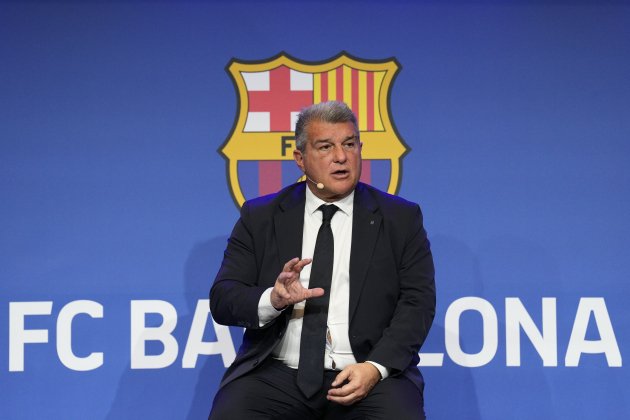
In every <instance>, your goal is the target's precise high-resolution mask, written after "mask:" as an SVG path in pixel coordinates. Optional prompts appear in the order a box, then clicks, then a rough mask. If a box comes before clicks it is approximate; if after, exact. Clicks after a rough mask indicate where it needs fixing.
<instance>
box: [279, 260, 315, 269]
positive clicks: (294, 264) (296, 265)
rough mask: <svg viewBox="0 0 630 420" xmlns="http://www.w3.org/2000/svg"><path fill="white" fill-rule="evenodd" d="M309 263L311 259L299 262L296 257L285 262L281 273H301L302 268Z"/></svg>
mask: <svg viewBox="0 0 630 420" xmlns="http://www.w3.org/2000/svg"><path fill="white" fill-rule="evenodd" d="M311 261H313V260H312V259H311V258H304V259H303V260H301V259H299V258H298V257H295V258H293V259H292V260H290V261H287V263H286V264H285V265H284V268H283V269H282V271H283V272H289V273H290V272H294V273H299V272H301V271H302V269H303V268H304V266H306V265H308V264H310V263H311Z"/></svg>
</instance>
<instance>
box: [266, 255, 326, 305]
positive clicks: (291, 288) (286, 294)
mask: <svg viewBox="0 0 630 420" xmlns="http://www.w3.org/2000/svg"><path fill="white" fill-rule="evenodd" d="M311 261H312V260H311V259H310V258H305V259H303V260H301V259H299V258H293V259H292V260H291V261H288V262H287V263H286V264H285V265H284V268H283V269H282V272H281V273H280V274H279V275H278V278H277V279H276V283H275V284H274V286H273V289H272V290H271V304H272V305H273V307H274V308H276V309H277V310H280V309H283V308H285V307H287V306H289V305H294V304H296V303H298V302H302V301H303V300H306V299H309V298H313V297H319V296H322V295H323V294H324V289H322V288H320V287H316V288H314V289H306V288H304V287H303V286H302V283H300V272H302V269H303V268H304V267H305V266H306V265H308V264H310V263H311Z"/></svg>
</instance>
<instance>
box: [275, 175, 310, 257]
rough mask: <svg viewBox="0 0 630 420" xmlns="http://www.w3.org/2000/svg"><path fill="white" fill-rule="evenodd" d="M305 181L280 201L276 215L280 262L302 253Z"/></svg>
mask: <svg viewBox="0 0 630 420" xmlns="http://www.w3.org/2000/svg"><path fill="white" fill-rule="evenodd" d="M304 185H305V184H304V183H302V184H298V185H297V186H296V188H295V189H293V191H290V192H289V194H287V196H286V197H285V198H284V199H283V200H282V201H281V202H280V205H279V206H278V208H279V211H278V212H276V214H275V216H274V229H275V234H276V240H277V243H278V256H279V258H280V264H281V265H282V266H284V264H285V263H286V262H287V261H289V260H291V259H293V258H295V257H300V256H301V255H302V231H303V230H304V203H305V201H306V196H305V192H304Z"/></svg>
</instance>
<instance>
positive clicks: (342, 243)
mask: <svg viewBox="0 0 630 420" xmlns="http://www.w3.org/2000/svg"><path fill="white" fill-rule="evenodd" d="M322 204H328V203H326V202H325V201H323V200H321V199H320V198H318V197H317V196H315V194H313V193H312V192H311V190H310V189H309V188H308V187H307V188H306V203H305V206H304V230H303V233H302V258H313V253H314V250H315V242H316V240H317V233H318V232H319V228H320V226H321V224H322V212H321V211H318V208H319V206H321V205H322ZM331 204H335V205H336V206H337V207H339V210H338V211H337V212H336V213H335V214H334V216H333V218H332V220H331V222H330V226H331V228H332V231H333V237H334V241H335V246H334V263H333V276H332V284H331V290H330V302H329V305H328V322H327V324H328V330H327V333H326V343H322V345H324V344H325V345H326V351H325V360H324V368H325V369H333V370H342V369H343V368H345V367H346V366H348V365H351V364H354V363H356V362H357V361H356V359H355V358H354V354H353V353H352V348H351V347H350V339H349V335H348V327H349V321H350V320H349V319H348V315H349V304H350V250H351V244H352V211H353V207H354V191H353V192H352V193H351V194H350V195H348V196H347V197H345V198H343V199H341V200H339V201H336V202H334V203H331ZM313 263H315V262H314V261H313ZM313 263H311V264H309V265H307V266H305V267H304V268H303V269H302V272H301V273H300V282H301V283H302V286H303V287H305V288H308V284H309V280H310V275H311V266H312V264H313ZM271 290H272V288H269V289H267V290H266V291H265V292H264V293H263V294H262V296H261V297H260V301H259V303H258V319H259V323H260V326H261V327H262V326H264V325H265V324H267V323H268V322H270V321H271V320H273V319H274V318H276V317H277V316H278V315H280V314H281V313H282V311H277V310H276V309H275V308H274V307H273V306H272V305H271ZM326 293H329V291H328V290H326ZM305 306H306V302H300V303H297V304H295V305H294V306H293V313H292V314H291V319H290V320H289V325H288V326H287V330H286V332H285V334H284V336H283V337H282V340H281V341H280V343H278V345H277V346H276V347H275V348H274V349H273V352H272V355H273V357H275V358H276V359H278V360H281V361H282V362H283V363H284V364H286V365H287V366H289V367H291V368H294V369H297V367H298V364H299V360H300V337H301V334H302V318H303V316H304V307H305ZM369 362H370V363H372V364H373V365H374V366H375V367H376V368H377V369H378V370H379V372H380V373H381V378H383V379H384V378H386V377H387V376H388V374H389V370H388V369H387V368H385V367H384V366H382V365H380V364H378V363H376V362H372V361H369Z"/></svg>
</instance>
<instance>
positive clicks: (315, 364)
mask: <svg viewBox="0 0 630 420" xmlns="http://www.w3.org/2000/svg"><path fill="white" fill-rule="evenodd" d="M295 137H296V150H295V151H294V152H293V155H294V158H295V161H296V163H297V165H298V166H299V168H300V169H301V170H302V171H303V172H304V174H305V179H306V181H305V182H299V183H297V184H294V185H291V186H289V187H287V188H284V189H283V190H281V191H279V192H278V193H276V194H272V195H269V196H264V197H260V198H257V199H254V200H251V201H248V202H246V203H245V204H244V205H243V208H242V210H241V217H240V219H239V220H238V222H237V223H236V225H235V227H234V230H233V231H232V235H231V237H230V239H229V240H228V246H227V249H226V250H225V255H224V259H223V263H222V265H221V268H220V270H219V273H218V274H217V277H216V279H215V282H214V285H213V286H212V289H211V291H210V306H211V311H212V315H213V317H214V319H215V320H216V321H217V322H219V323H221V324H224V325H235V326H243V327H246V328H247V330H246V331H245V335H244V337H243V344H242V346H241V348H240V349H239V352H238V355H237V357H236V360H235V361H234V363H233V364H232V366H230V367H229V368H228V370H227V371H226V373H225V376H224V377H223V380H222V381H221V385H220V388H219V391H218V392H217V395H216V396H215V399H214V404H213V408H212V411H211V413H210V418H212V419H239V420H240V419H255V418H265V419H268V418H282V419H293V418H296V419H297V418H300V419H315V418H331V419H332V418H363V417H369V418H379V419H396V420H402V419H422V418H424V409H423V402H424V401H423V395H422V392H423V388H424V382H423V379H422V376H421V374H420V371H419V370H418V368H417V364H418V351H419V350H420V346H421V345H422V343H423V342H424V340H425V338H426V336H427V334H428V332H429V328H430V327H431V323H432V321H433V316H434V313H435V283H434V269H433V259H432V256H431V251H430V247H429V241H428V240H427V236H426V232H425V230H424V228H423V225H422V214H421V212H420V208H419V206H418V205H417V204H414V203H410V202H408V201H406V200H403V199H401V198H398V197H395V196H392V195H389V194H386V193H384V192H382V191H379V190H377V189H375V188H373V187H370V186H368V185H365V184H363V183H360V182H359V177H360V175H361V147H362V143H361V142H360V138H359V130H358V126H357V120H356V117H355V116H354V114H353V113H352V111H351V110H350V109H349V108H348V107H347V106H346V105H345V104H344V103H342V102H335V101H332V102H324V103H320V104H316V105H313V106H311V107H309V108H306V109H304V110H303V111H302V112H301V113H300V115H299V117H298V121H297V124H296V128H295Z"/></svg>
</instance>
